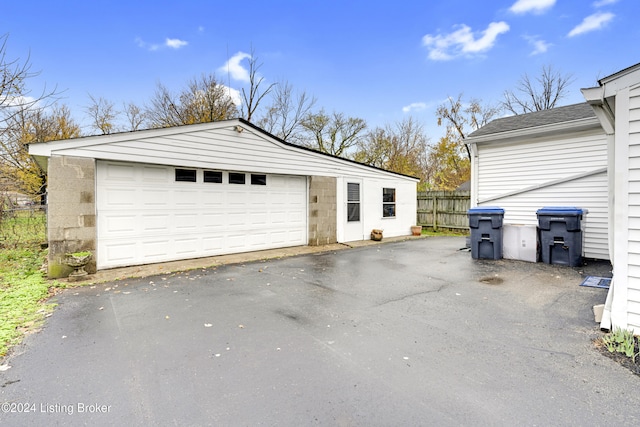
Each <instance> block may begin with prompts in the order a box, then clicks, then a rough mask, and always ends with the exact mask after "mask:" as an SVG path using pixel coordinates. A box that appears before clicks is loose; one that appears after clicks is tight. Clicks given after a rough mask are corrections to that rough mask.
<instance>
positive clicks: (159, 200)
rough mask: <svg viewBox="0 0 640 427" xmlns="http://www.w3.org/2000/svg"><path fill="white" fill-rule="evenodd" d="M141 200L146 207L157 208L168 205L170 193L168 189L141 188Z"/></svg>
mask: <svg viewBox="0 0 640 427" xmlns="http://www.w3.org/2000/svg"><path fill="white" fill-rule="evenodd" d="M140 193H141V194H140V196H141V202H142V204H143V205H144V206H146V207H152V208H158V207H161V206H169V203H170V199H171V194H170V192H169V190H157V189H150V188H143V189H142V190H141V191H140Z"/></svg>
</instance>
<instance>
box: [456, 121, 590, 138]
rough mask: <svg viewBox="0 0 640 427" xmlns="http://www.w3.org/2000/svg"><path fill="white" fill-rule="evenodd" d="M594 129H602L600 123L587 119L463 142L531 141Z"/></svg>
mask: <svg viewBox="0 0 640 427" xmlns="http://www.w3.org/2000/svg"><path fill="white" fill-rule="evenodd" d="M596 129H602V127H601V125H600V121H599V120H598V119H597V117H587V118H584V119H578V120H571V121H568V122H560V123H553V124H548V125H544V126H534V127H529V128H524V129H517V130H511V131H505V132H497V133H491V134H486V135H481V136H470V137H467V138H465V142H466V143H467V144H487V143H494V142H509V141H517V140H524V139H531V138H532V137H535V138H540V137H545V136H551V135H565V134H569V133H576V132H584V131H589V130H596Z"/></svg>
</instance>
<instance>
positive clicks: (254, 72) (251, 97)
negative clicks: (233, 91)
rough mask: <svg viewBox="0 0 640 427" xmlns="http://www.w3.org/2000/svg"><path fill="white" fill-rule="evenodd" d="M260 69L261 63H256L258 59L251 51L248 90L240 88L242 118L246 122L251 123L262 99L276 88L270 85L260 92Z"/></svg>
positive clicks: (261, 80) (272, 84)
mask: <svg viewBox="0 0 640 427" xmlns="http://www.w3.org/2000/svg"><path fill="white" fill-rule="evenodd" d="M261 67H262V63H259V62H258V57H257V56H256V55H255V52H254V50H253V49H251V55H250V56H249V89H248V90H245V88H242V101H243V103H242V111H241V115H242V117H243V118H245V119H246V120H248V121H251V119H252V118H253V115H254V114H255V112H256V110H257V109H258V107H259V106H260V103H261V102H262V100H263V99H264V97H265V96H267V94H269V92H271V90H272V89H273V88H274V86H276V83H271V84H270V85H268V86H267V88H266V89H264V90H263V91H261V90H260V86H261V85H262V83H263V82H264V77H262V76H260V74H258V71H259V70H260V68H261Z"/></svg>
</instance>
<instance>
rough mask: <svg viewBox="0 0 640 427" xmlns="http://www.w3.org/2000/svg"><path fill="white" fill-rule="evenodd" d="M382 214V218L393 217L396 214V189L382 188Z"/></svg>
mask: <svg viewBox="0 0 640 427" xmlns="http://www.w3.org/2000/svg"><path fill="white" fill-rule="evenodd" d="M382 216H383V217H384V218H393V217H395V216H396V189H395V188H383V189H382Z"/></svg>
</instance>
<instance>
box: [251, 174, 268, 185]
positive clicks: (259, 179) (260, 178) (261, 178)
mask: <svg viewBox="0 0 640 427" xmlns="http://www.w3.org/2000/svg"><path fill="white" fill-rule="evenodd" d="M251 185H267V175H258V174H255V173H252V174H251Z"/></svg>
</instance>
